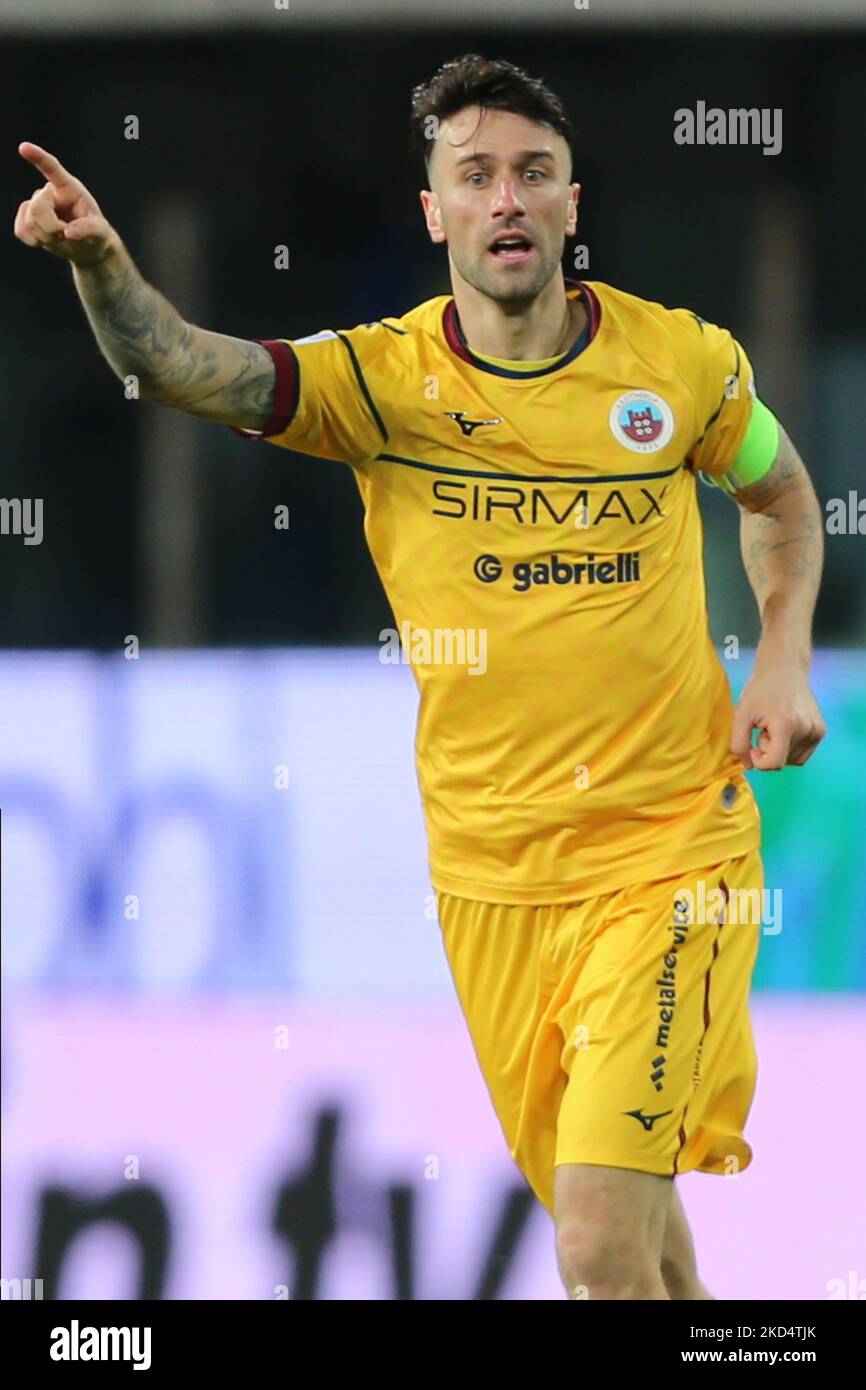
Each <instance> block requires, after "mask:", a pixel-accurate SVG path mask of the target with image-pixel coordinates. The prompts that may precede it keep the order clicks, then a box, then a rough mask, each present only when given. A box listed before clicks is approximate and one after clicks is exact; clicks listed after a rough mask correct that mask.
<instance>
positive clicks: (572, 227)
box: [565, 183, 580, 236]
mask: <svg viewBox="0 0 866 1390" xmlns="http://www.w3.org/2000/svg"><path fill="white" fill-rule="evenodd" d="M569 187H570V190H571V192H572V193H573V194H574V199H573V200H572V199H571V198H569V200H568V204H569V205H568V213H567V217H566V227H565V235H566V236H574V233H575V232H576V231H577V222H578V213H579V203H580V184H579V183H572V184H570V185H569Z"/></svg>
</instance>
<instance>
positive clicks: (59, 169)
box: [18, 140, 78, 188]
mask: <svg viewBox="0 0 866 1390" xmlns="http://www.w3.org/2000/svg"><path fill="white" fill-rule="evenodd" d="M18 153H19V154H20V155H23V157H24V158H25V159H26V160H27V161H28V163H29V164H35V166H36V168H37V169H38V170H39V172H40V173H41V174H44V175H45V177H46V178H47V179H48V181H49V183H52V184H53V185H54V187H55V188H70V187H72V186H77V185H78V179H77V178H75V176H74V175H73V174H70V173H69V170H68V169H64V167H63V165H62V164H61V163H60V160H59V159H57V158H55V156H54V155H53V154H49V153H48V151H47V150H43V148H42V146H41V145H34V144H32V143H31V142H30V141H29V140H22V142H21V144H20V145H19V146H18Z"/></svg>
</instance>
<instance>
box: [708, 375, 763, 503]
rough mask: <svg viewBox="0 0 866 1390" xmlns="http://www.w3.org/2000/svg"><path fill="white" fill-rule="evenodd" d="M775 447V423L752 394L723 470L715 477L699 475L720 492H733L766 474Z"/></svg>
mask: <svg viewBox="0 0 866 1390" xmlns="http://www.w3.org/2000/svg"><path fill="white" fill-rule="evenodd" d="M778 448H779V422H778V420H777V419H776V417H775V415H774V414H773V412H772V410H769V409H768V408H767V406H765V405H764V402H763V401H762V400H759V398H758V397H757V396H755V397H754V398H753V400H752V414H751V418H750V420H749V424H748V428H747V429H746V433H745V437H744V439H743V442H742V444H741V446H740V451H739V453H738V454H737V456H736V458H735V459H734V461H733V463H732V464H731V466H730V468H729V469H728V470H727V472H726V473H721V474H719V475H718V476H716V477H713V476H711V475H710V474H703V477H704V479H705V481H706V482H708V483H714V484H715V485H716V487H720V488H722V490H723V491H724V492H728V493H732V494H733V493H735V492H738V491H739V489H740V488H743V487H749V486H750V485H751V484H752V483H758V482H760V481H761V479H762V478H763V477H764V476H765V475H766V474H767V473H769V471H770V469H771V468H772V466H773V463H774V462H775V459H776V454H777V452H778Z"/></svg>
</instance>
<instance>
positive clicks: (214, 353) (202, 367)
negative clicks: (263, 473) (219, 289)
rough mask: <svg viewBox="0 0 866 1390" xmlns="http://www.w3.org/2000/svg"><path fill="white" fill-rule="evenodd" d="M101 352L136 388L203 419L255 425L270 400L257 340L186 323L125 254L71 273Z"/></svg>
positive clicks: (269, 375)
mask: <svg viewBox="0 0 866 1390" xmlns="http://www.w3.org/2000/svg"><path fill="white" fill-rule="evenodd" d="M76 284H77V287H78V291H79V294H80V295H81V299H82V302H83V304H84V308H85V311H86V313H87V317H88V319H89V320H90V324H91V327H92V328H93V332H94V334H95V336H96V339H97V341H98V343H99V346H100V348H101V349H102V352H103V353H104V355H105V357H106V358H107V359H108V361H109V363H110V364H111V366H112V367H113V369H114V371H115V372H116V373H117V375H118V376H120V377H121V378H123V377H126V376H130V375H133V376H137V377H138V379H139V384H140V388H141V392H142V395H144V396H145V397H147V398H148V399H150V400H155V401H160V402H162V403H164V404H166V405H172V406H175V407H176V408H177V409H178V410H185V411H188V412H189V413H190V414H192V415H200V416H203V417H205V418H206V419H210V420H219V421H222V422H223V423H224V424H230V425H238V426H240V427H242V428H244V429H262V428H263V427H264V426H265V424H266V423H267V422H268V420H269V419H270V417H271V413H272V410H273V403H274V386H275V371H274V364H273V359H272V358H271V355H270V353H269V352H268V351H267V349H266V348H263V347H262V346H261V345H260V344H259V343H253V342H248V341H246V340H245V339H243V338H230V337H227V336H226V335H225V334H222V333H212V332H210V331H209V330H207V329H204V328H197V327H195V325H193V324H190V323H187V322H186V321H185V320H184V319H183V318H182V317H181V315H180V314H179V313H178V312H177V310H176V309H175V308H174V307H173V306H172V305H171V304H169V302H168V300H167V299H165V298H164V297H163V295H161V294H160V293H159V291H158V290H155V289H154V288H153V286H152V285H148V284H147V282H146V281H145V280H143V279H142V277H141V276H140V275H139V273H138V271H137V270H136V268H135V266H134V264H133V263H132V261H131V259H129V258H128V257H127V258H126V259H124V260H123V261H121V263H120V264H119V265H111V266H105V267H103V268H102V269H101V273H100V274H96V273H95V272H91V273H88V274H81V273H80V272H78V273H77V274H76Z"/></svg>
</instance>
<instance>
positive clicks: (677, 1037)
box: [437, 850, 764, 1213]
mask: <svg viewBox="0 0 866 1390" xmlns="http://www.w3.org/2000/svg"><path fill="white" fill-rule="evenodd" d="M763 886H764V880H763V868H762V864H761V857H760V853H759V851H758V850H752V851H751V852H750V853H749V854H746V855H742V856H740V857H738V858H735V859H727V860H724V861H723V862H721V863H717V864H714V865H712V866H710V867H708V868H706V869H703V870H698V871H692V872H690V873H688V874H685V875H683V876H682V877H681V878H671V879H664V880H661V881H658V882H652V883H640V884H635V885H633V886H631V887H628V888H623V889H620V890H619V891H617V892H614V893H608V894H605V895H604V896H603V897H597V898H585V899H583V900H581V901H579V902H574V903H558V904H551V905H547V906H541V907H530V906H513V905H511V904H507V903H485V902H478V901H475V900H474V899H473V900H470V899H468V898H460V897H455V896H453V895H452V894H448V893H439V894H438V895H437V896H438V904H439V923H440V927H441V930H442V937H443V941H444V945H445V952H446V955H447V957H448V963H449V966H450V969H451V974H452V976H453V979H454V983H455V986H456V989H457V994H458V997H459V1000H460V1004H461V1007H462V1010H463V1013H464V1016H465V1018H466V1022H467V1024H468V1026H469V1032H470V1035H471V1038H472V1042H473V1045H474V1048H475V1052H476V1055H477V1057H478V1061H479V1064H480V1066H481V1071H482V1073H483V1076H484V1079H485V1082H486V1084H487V1088H488V1090H489V1092H490V1097H491V1100H492V1101H493V1106H494V1109H495V1111H496V1114H497V1116H498V1118H499V1123H500V1125H501V1126H502V1129H503V1132H504V1134H505V1138H506V1141H507V1143H508V1147H509V1149H510V1151H511V1155H512V1157H513V1158H514V1159H515V1161H516V1162H517V1164H518V1165H519V1167H520V1168H521V1170H522V1172H523V1173H524V1175H525V1176H526V1179H527V1181H528V1182H529V1184H530V1186H531V1188H532V1189H533V1191H534V1192H535V1194H536V1196H537V1197H538V1199H539V1201H540V1202H542V1204H543V1205H544V1206H545V1207H547V1209H548V1211H550V1212H551V1213H553V1170H554V1167H555V1166H556V1165H557V1164H561V1163H593V1164H603V1165H605V1166H610V1167H613V1168H634V1169H637V1170H639V1171H640V1172H644V1173H662V1174H667V1175H668V1176H671V1177H673V1176H675V1175H676V1174H678V1173H687V1172H689V1171H690V1170H692V1169H695V1168H698V1169H701V1170H702V1171H703V1172H706V1173H728V1172H735V1171H738V1170H742V1169H743V1168H745V1167H747V1165H748V1164H749V1162H750V1161H751V1158H752V1150H751V1148H750V1147H749V1145H748V1144H747V1143H746V1141H745V1139H744V1138H743V1127H744V1125H745V1122H746V1118H747V1116H748V1113H749V1109H750V1107H751V1104H752V1098H753V1095H754V1090H755V1078H756V1074H757V1062H756V1056H755V1047H754V1042H753V1039H752V1028H751V1022H750V1019H749V1010H748V996H749V988H750V984H751V978H752V972H753V969H754V964H755V958H756V956H757V951H758V943H759V940H760V934H761V920H760V919H761V907H760V906H759V903H761V902H762V898H761V890H762V889H763ZM735 890H736V891H735ZM749 890H757V893H755V891H752V892H751V893H749Z"/></svg>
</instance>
